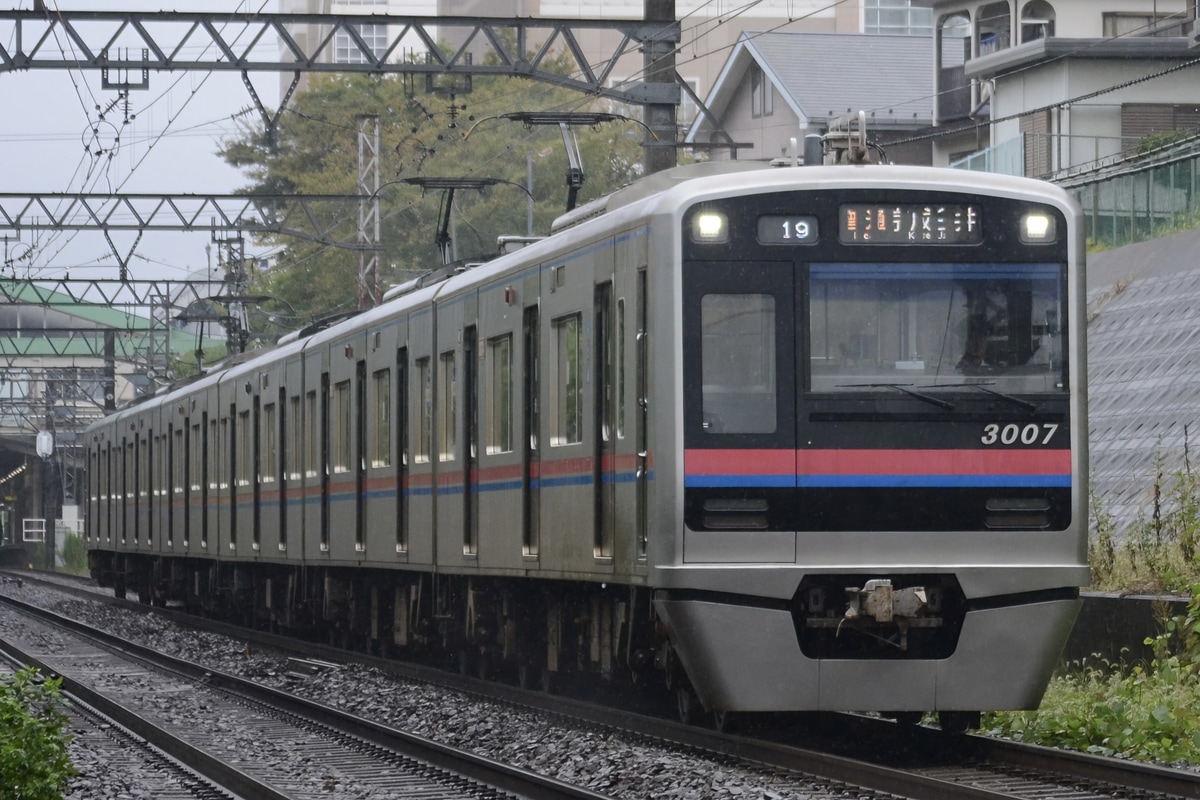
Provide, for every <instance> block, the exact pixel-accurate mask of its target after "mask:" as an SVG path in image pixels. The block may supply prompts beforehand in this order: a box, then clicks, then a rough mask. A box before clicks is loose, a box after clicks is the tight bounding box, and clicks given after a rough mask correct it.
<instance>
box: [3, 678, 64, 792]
mask: <svg viewBox="0 0 1200 800" xmlns="http://www.w3.org/2000/svg"><path fill="white" fill-rule="evenodd" d="M61 683H62V679H61V678H56V679H52V680H45V681H42V680H39V675H38V672H37V670H35V669H32V668H25V669H22V670H20V671H19V672H17V673H16V674H14V675H12V676H11V677H8V678H4V679H2V680H0V787H3V789H4V795H3V796H4V797H13V798H20V800H58V799H59V798H61V797H62V792H63V789H65V788H66V785H67V781H68V780H69V779H70V777H71V776H72V775H74V774H75V768H74V767H73V766H72V765H71V760H70V758H69V756H68V754H67V745H69V744H70V742H71V735H70V734H69V733H67V732H66V730H65V727H66V724H67V717H66V715H65V714H64V713H63V712H62V710H61V706H62V704H63V702H64V701H63V699H62V695H61V694H60V690H59V686H60V684H61Z"/></svg>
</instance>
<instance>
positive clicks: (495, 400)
mask: <svg viewBox="0 0 1200 800" xmlns="http://www.w3.org/2000/svg"><path fill="white" fill-rule="evenodd" d="M512 352H513V340H512V335H511V334H508V335H505V336H497V337H496V338H495V339H489V340H488V349H487V382H488V390H489V391H488V408H487V452H488V454H489V455H490V454H495V453H511V452H512V449H513V418H512Z"/></svg>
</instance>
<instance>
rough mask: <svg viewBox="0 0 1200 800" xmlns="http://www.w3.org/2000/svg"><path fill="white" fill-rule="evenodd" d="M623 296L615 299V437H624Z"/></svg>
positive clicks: (624, 356)
mask: <svg viewBox="0 0 1200 800" xmlns="http://www.w3.org/2000/svg"><path fill="white" fill-rule="evenodd" d="M626 357H627V356H626V355H625V298H624V297H621V298H618V299H617V376H616V377H617V397H616V401H617V438H618V439H624V438H625V359H626Z"/></svg>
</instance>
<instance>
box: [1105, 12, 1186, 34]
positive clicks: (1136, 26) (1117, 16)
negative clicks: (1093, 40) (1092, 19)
mask: <svg viewBox="0 0 1200 800" xmlns="http://www.w3.org/2000/svg"><path fill="white" fill-rule="evenodd" d="M1102 18H1103V20H1104V38H1106V39H1111V38H1114V37H1117V36H1178V35H1179V29H1178V28H1170V29H1168V30H1166V31H1163V32H1162V33H1157V34H1152V33H1151V31H1152V30H1153V29H1154V27H1155V26H1156V25H1158V24H1159V23H1160V22H1166V21H1167V20H1168V19H1169V18H1176V19H1177V17H1169V16H1168V15H1166V14H1131V13H1126V12H1120V11H1111V12H1107V13H1105V14H1103V15H1102Z"/></svg>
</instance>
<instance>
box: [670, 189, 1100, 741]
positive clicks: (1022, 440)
mask: <svg viewBox="0 0 1200 800" xmlns="http://www.w3.org/2000/svg"><path fill="white" fill-rule="evenodd" d="M751 182H752V183H753V187H751ZM678 197H680V203H679V213H678V214H677V215H676V217H675V220H674V224H675V225H676V226H677V231H678V234H677V235H678V237H679V239H678V242H679V246H680V248H681V249H680V253H681V259H680V269H679V271H678V273H677V274H676V275H675V276H674V280H675V285H674V286H673V287H671V292H670V293H671V294H672V295H673V296H674V297H675V298H677V300H678V302H677V303H676V305H675V308H674V309H673V312H674V313H675V314H676V315H677V319H676V320H675V322H676V323H677V326H676V330H678V331H679V332H680V333H679V335H678V336H677V338H676V339H675V341H674V342H673V343H672V347H674V348H676V349H675V353H674V357H677V358H679V359H681V363H682V371H681V373H679V374H677V376H676V378H675V380H676V384H675V385H674V386H673V387H670V389H668V387H666V386H663V387H661V388H662V390H663V391H664V392H668V393H670V394H672V396H675V397H677V398H679V403H678V404H677V407H676V409H675V412H676V413H677V414H678V422H677V423H676V424H674V426H673V431H674V433H673V435H669V436H668V437H666V438H669V439H674V440H675V441H674V445H675V449H674V452H676V453H677V454H678V455H677V458H676V459H675V461H674V463H673V464H671V465H670V466H669V467H668V466H666V465H662V464H661V462H660V467H663V469H661V470H660V471H659V476H658V477H659V480H663V481H669V482H670V483H671V484H673V485H675V486H677V487H679V491H680V492H681V494H680V496H679V497H678V498H677V500H676V503H675V509H674V511H673V512H667V516H670V515H671V513H674V514H676V515H677V517H676V518H672V519H669V520H668V519H665V518H664V519H663V520H662V523H663V524H664V525H670V526H672V527H673V529H674V530H675V531H677V533H676V534H675V535H674V536H673V537H666V538H665V539H663V540H660V541H658V542H657V543H656V547H657V548H658V549H657V550H656V551H655V552H654V558H653V560H654V563H655V564H656V570H655V574H654V578H653V582H654V585H655V586H656V587H657V592H656V607H657V609H658V612H659V614H660V616H661V617H662V618H663V619H664V620H665V621H666V623H667V627H668V629H669V630H670V635H671V639H672V646H673V649H674V653H675V654H676V655H677V657H678V659H679V661H680V662H681V663H682V664H683V666H684V667H685V669H686V673H687V675H688V677H689V679H690V682H691V688H688V687H684V688H682V689H680V692H681V693H689V692H691V691H693V690H694V692H695V696H698V698H699V699H700V700H701V701H702V702H703V704H704V706H705V707H706V708H708V709H712V710H717V711H755V710H874V711H882V712H917V711H937V712H940V713H941V715H942V720H943V724H944V725H948V726H953V727H957V728H962V727H965V726H966V725H968V724H970V723H971V721H972V720H973V719H974V718H975V717H976V716H977V712H979V711H981V710H991V709H1018V708H1033V707H1036V705H1037V704H1038V703H1039V702H1040V700H1041V696H1042V693H1043V692H1044V690H1045V686H1046V684H1047V682H1048V680H1049V678H1050V674H1051V671H1052V670H1053V668H1054V665H1055V663H1056V660H1057V658H1058V656H1059V654H1060V652H1061V649H1062V646H1063V644H1064V642H1065V640H1066V637H1067V635H1068V633H1069V632H1070V628H1071V625H1072V624H1073V621H1074V618H1075V616H1076V614H1077V611H1078V608H1079V604H1080V601H1079V591H1078V590H1079V587H1080V586H1081V585H1086V584H1087V582H1088V578H1089V574H1088V568H1087V562H1086V553H1087V544H1086V536H1087V521H1086V520H1087V518H1086V492H1087V481H1086V475H1085V465H1086V437H1087V425H1086V421H1085V406H1086V403H1085V397H1084V389H1085V385H1086V384H1085V373H1084V364H1083V357H1082V356H1083V353H1084V338H1083V334H1084V320H1085V313H1084V312H1085V308H1084V292H1085V288H1084V276H1083V266H1082V259H1083V249H1082V237H1081V235H1080V233H1079V221H1078V211H1077V208H1076V206H1075V204H1074V202H1073V201H1072V200H1071V199H1070V198H1069V197H1068V196H1067V195H1066V194H1065V193H1063V192H1061V191H1059V190H1058V189H1056V188H1054V187H1051V186H1049V185H1048V184H1043V183H1040V182H1035V181H1028V180H1023V179H1010V178H1004V177H998V176H982V175H977V174H971V173H963V172H958V171H948V170H934V169H919V168H906V167H892V166H866V167H858V166H856V167H811V168H800V169H795V168H793V169H784V170H772V171H762V172H754V173H749V174H746V175H742V176H727V177H725V178H722V179H719V180H718V181H717V182H716V183H714V184H708V185H706V186H705V188H703V189H693V190H692V191H691V192H690V193H688V194H687V195H682V194H681V195H678ZM664 288H665V287H664ZM663 327H665V326H660V330H661V329H662V328H663ZM664 427H667V426H664ZM668 469H669V470H672V471H674V473H675V474H674V475H668V473H667V470H668ZM662 488H663V487H661V486H660V490H661V489H662Z"/></svg>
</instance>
